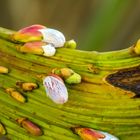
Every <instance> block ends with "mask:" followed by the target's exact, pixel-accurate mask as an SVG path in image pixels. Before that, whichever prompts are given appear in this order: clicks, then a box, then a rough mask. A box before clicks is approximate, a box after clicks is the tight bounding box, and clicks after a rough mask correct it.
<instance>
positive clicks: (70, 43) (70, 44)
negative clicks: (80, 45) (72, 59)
mask: <svg viewBox="0 0 140 140" xmlns="http://www.w3.org/2000/svg"><path fill="white" fill-rule="evenodd" d="M76 46H77V44H76V42H75V41H74V40H73V39H72V40H69V41H66V42H65V44H64V47H65V48H71V49H75V48H76Z"/></svg>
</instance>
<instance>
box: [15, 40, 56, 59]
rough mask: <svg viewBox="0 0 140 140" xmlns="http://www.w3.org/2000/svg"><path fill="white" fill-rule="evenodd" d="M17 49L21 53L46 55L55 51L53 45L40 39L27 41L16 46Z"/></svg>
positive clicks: (53, 53)
mask: <svg viewBox="0 0 140 140" xmlns="http://www.w3.org/2000/svg"><path fill="white" fill-rule="evenodd" d="M17 50H18V51H20V52H23V53H32V54H38V55H44V56H48V57H49V56H53V55H55V53H56V49H55V48H54V47H53V45H51V44H47V43H45V42H41V41H37V42H27V43H25V44H24V45H23V46H17Z"/></svg>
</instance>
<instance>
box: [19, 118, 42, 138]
mask: <svg viewBox="0 0 140 140" xmlns="http://www.w3.org/2000/svg"><path fill="white" fill-rule="evenodd" d="M16 121H17V123H18V124H20V125H21V127H23V128H24V129H26V130H27V131H28V132H29V133H30V134H32V135H34V136H41V135H42V134H43V132H42V130H41V129H40V128H39V126H37V125H36V124H35V123H33V122H31V121H30V120H28V119H27V118H18V119H17V120H16Z"/></svg>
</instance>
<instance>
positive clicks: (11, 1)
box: [0, 0, 140, 51]
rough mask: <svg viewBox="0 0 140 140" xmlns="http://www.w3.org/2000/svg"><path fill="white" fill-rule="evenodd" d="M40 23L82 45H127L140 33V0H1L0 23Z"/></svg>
mask: <svg viewBox="0 0 140 140" xmlns="http://www.w3.org/2000/svg"><path fill="white" fill-rule="evenodd" d="M37 23H38V24H42V25H46V26H47V27H50V28H55V29H58V30H60V31H62V32H63V33H64V34H65V36H66V38H67V40H68V39H75V40H76V41H77V43H78V48H79V49H84V50H98V51H107V50H116V49H121V48H126V47H128V46H130V45H131V44H133V43H134V42H135V41H136V40H137V39H138V38H139V37H140V0H0V26H2V27H5V28H9V29H13V30H18V29H20V28H23V27H25V26H29V25H32V24H37Z"/></svg>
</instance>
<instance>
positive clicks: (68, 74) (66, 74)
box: [52, 68, 81, 84]
mask: <svg viewBox="0 0 140 140" xmlns="http://www.w3.org/2000/svg"><path fill="white" fill-rule="evenodd" d="M52 73H54V74H57V75H59V76H60V77H62V78H63V79H64V81H65V82H66V83H68V84H79V83H81V76H80V75H79V74H78V73H76V72H74V71H73V70H72V69H69V68H60V69H59V68H55V69H53V70H52Z"/></svg>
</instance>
